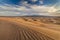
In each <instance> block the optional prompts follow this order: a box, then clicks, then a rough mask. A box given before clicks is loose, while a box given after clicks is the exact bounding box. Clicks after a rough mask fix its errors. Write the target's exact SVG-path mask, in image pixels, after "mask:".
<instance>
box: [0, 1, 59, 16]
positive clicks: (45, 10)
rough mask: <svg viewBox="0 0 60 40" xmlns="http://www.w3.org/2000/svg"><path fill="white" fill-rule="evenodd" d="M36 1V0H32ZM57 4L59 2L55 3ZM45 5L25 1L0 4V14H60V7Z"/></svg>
mask: <svg viewBox="0 0 60 40" xmlns="http://www.w3.org/2000/svg"><path fill="white" fill-rule="evenodd" d="M32 1H33V2H36V1H37V0H32ZM57 4H59V3H57ZM57 4H55V5H53V6H51V5H50V6H47V5H40V6H38V5H31V4H28V3H27V1H24V2H22V4H21V6H20V5H9V4H3V5H0V16H24V15H45V16H60V9H59V8H60V7H59V6H58V7H59V8H58V7H56V6H57Z"/></svg>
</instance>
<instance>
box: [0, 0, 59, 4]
mask: <svg viewBox="0 0 60 40" xmlns="http://www.w3.org/2000/svg"><path fill="white" fill-rule="evenodd" d="M24 1H27V3H28V4H36V5H39V4H40V3H39V1H40V0H37V1H36V2H33V1H32V0H0V3H7V4H14V5H20V3H21V2H24ZM57 1H58V0H43V2H44V5H49V4H55V3H56V2H57Z"/></svg>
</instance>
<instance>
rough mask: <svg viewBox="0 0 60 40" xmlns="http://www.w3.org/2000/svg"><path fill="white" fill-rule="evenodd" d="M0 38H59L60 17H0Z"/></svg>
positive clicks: (7, 39) (34, 39)
mask: <svg viewBox="0 0 60 40" xmlns="http://www.w3.org/2000/svg"><path fill="white" fill-rule="evenodd" d="M0 40H60V19H59V18H51V17H50V18H49V17H0Z"/></svg>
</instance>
